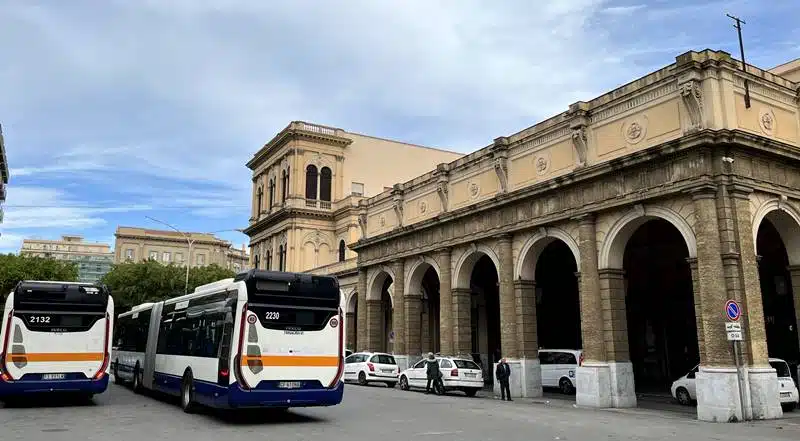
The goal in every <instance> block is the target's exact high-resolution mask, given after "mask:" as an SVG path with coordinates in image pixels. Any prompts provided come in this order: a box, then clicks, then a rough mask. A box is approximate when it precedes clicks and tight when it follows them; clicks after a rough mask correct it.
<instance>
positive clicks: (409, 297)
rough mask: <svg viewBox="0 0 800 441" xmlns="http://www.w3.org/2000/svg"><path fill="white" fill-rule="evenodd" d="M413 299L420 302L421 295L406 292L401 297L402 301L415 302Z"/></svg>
mask: <svg viewBox="0 0 800 441" xmlns="http://www.w3.org/2000/svg"><path fill="white" fill-rule="evenodd" d="M415 299H416V300H419V301H422V294H420V293H413V292H407V293H405V295H403V300H406V301H411V300H415Z"/></svg>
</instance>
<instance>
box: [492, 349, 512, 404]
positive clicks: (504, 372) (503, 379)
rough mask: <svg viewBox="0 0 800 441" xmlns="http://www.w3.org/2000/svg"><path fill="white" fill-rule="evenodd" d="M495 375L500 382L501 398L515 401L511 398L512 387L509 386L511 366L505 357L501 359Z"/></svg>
mask: <svg viewBox="0 0 800 441" xmlns="http://www.w3.org/2000/svg"><path fill="white" fill-rule="evenodd" d="M494 375H495V377H497V381H498V382H499V383H500V399H501V400H504V401H505V400H508V401H513V400H512V399H511V389H510V388H509V386H508V381H509V378H511V366H509V365H508V363H506V359H505V358H502V359H500V363H498V364H497V369H496V370H495V373H494Z"/></svg>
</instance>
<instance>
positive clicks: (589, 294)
mask: <svg viewBox="0 0 800 441" xmlns="http://www.w3.org/2000/svg"><path fill="white" fill-rule="evenodd" d="M578 222H579V224H578V225H579V228H578V235H579V237H578V251H579V252H580V257H581V261H580V263H579V268H578V270H579V271H580V274H581V275H580V282H579V284H578V286H579V289H580V307H581V340H582V341H583V356H584V358H585V360H586V361H587V362H596V361H599V362H604V361H606V350H605V345H604V338H603V316H602V314H601V313H600V312H601V311H602V309H603V304H602V301H601V298H600V276H599V274H598V268H597V233H596V227H595V216H594V215H593V214H592V215H586V216H582V217H580V218H579V219H578Z"/></svg>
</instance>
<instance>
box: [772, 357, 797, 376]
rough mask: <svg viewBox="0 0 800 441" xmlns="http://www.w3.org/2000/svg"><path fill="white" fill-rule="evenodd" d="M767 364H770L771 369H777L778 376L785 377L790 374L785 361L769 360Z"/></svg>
mask: <svg viewBox="0 0 800 441" xmlns="http://www.w3.org/2000/svg"><path fill="white" fill-rule="evenodd" d="M769 365H770V366H772V367H773V369H775V370H776V371H778V378H786V377H791V376H792V374H791V373H790V372H789V365H788V364H786V362H785V361H770V362H769Z"/></svg>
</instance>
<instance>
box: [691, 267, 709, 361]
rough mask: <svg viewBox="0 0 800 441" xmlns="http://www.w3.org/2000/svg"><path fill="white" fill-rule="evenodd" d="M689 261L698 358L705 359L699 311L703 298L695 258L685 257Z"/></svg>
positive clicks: (701, 318) (704, 345) (701, 307)
mask: <svg viewBox="0 0 800 441" xmlns="http://www.w3.org/2000/svg"><path fill="white" fill-rule="evenodd" d="M686 262H688V263H689V270H690V271H691V272H692V297H693V298H694V311H695V313H694V320H695V325H696V326H697V349H698V353H699V354H700V360H705V359H706V344H705V339H704V338H703V336H704V335H705V332H703V316H702V315H701V314H700V313H699V312H700V311H702V310H703V299H702V296H701V295H700V272H699V271H698V270H697V258H695V257H689V258H687V259H686Z"/></svg>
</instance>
